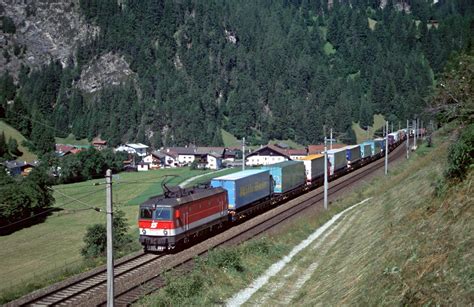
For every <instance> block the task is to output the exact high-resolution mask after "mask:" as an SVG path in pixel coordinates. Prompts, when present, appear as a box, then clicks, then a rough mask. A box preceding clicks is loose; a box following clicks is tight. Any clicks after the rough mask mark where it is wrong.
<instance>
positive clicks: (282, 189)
mask: <svg viewBox="0 0 474 307" xmlns="http://www.w3.org/2000/svg"><path fill="white" fill-rule="evenodd" d="M261 169H262V170H268V171H269V172H270V175H271V176H272V179H273V184H274V186H273V193H276V194H282V193H286V192H288V191H291V190H294V189H295V188H298V187H300V186H302V185H304V184H305V182H306V180H305V179H306V178H305V169H304V163H303V162H301V161H284V162H279V163H275V164H271V165H267V166H263V167H261Z"/></svg>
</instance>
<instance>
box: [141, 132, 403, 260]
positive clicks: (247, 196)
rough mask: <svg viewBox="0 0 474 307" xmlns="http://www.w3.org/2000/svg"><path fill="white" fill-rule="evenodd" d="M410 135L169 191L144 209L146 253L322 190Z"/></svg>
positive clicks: (142, 211) (182, 241)
mask: <svg viewBox="0 0 474 307" xmlns="http://www.w3.org/2000/svg"><path fill="white" fill-rule="evenodd" d="M406 137H407V135H406V133H405V131H403V130H399V131H396V132H393V133H390V134H388V136H387V138H380V139H374V140H370V141H366V142H364V143H361V144H359V145H351V146H346V147H344V148H339V149H333V150H328V151H327V154H328V163H327V169H326V170H325V169H324V155H309V156H307V157H305V158H303V159H302V160H301V161H285V162H280V163H276V164H272V165H268V166H263V167H260V168H258V169H251V170H245V171H240V172H237V173H233V174H230V175H226V176H221V177H216V178H213V179H212V180H211V183H210V185H208V186H203V187H194V188H190V189H181V188H177V189H175V190H171V189H168V188H167V187H166V186H164V188H165V193H164V194H163V195H160V196H155V197H151V198H150V199H148V200H147V201H145V202H144V203H143V204H141V205H140V212H139V219H138V227H139V231H140V243H141V244H142V245H143V247H144V250H145V251H165V250H172V249H174V248H175V247H177V246H179V245H181V244H186V243H188V242H191V241H193V240H198V239H199V238H200V237H204V236H206V235H208V234H209V233H210V232H212V231H215V230H217V229H221V228H223V227H227V226H229V225H232V224H233V223H234V222H236V221H238V220H240V219H242V218H245V217H248V216H252V215H255V214H257V213H259V212H261V211H263V210H266V209H268V208H270V207H273V206H276V205H279V204H281V203H283V202H285V201H286V200H288V199H290V198H293V197H296V196H298V195H301V194H303V193H305V192H307V191H308V190H311V189H314V188H317V187H319V186H321V185H322V184H323V182H324V172H325V171H326V172H327V173H328V178H329V180H330V181H331V180H334V179H335V178H338V177H340V176H343V175H345V174H347V173H349V172H351V171H353V170H355V169H357V168H360V167H361V166H364V165H366V164H368V163H371V162H372V161H374V160H377V159H379V158H381V157H383V156H384V154H385V146H386V145H385V142H386V141H388V144H387V147H388V150H389V151H392V150H393V149H395V148H396V147H397V146H398V145H400V144H401V143H402V142H403V141H404V140H405V139H406Z"/></svg>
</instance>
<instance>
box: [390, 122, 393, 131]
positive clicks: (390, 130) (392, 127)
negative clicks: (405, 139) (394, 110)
mask: <svg viewBox="0 0 474 307" xmlns="http://www.w3.org/2000/svg"><path fill="white" fill-rule="evenodd" d="M390 132H393V123H392V130H390Z"/></svg>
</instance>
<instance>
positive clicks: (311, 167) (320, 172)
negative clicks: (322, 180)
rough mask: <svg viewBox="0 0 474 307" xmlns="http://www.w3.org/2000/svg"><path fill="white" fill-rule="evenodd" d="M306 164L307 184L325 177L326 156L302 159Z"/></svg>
mask: <svg viewBox="0 0 474 307" xmlns="http://www.w3.org/2000/svg"><path fill="white" fill-rule="evenodd" d="M301 161H303V163H304V168H305V174H306V182H311V181H313V180H314V179H316V178H318V177H320V176H324V155H309V156H306V157H304V158H302V159H301Z"/></svg>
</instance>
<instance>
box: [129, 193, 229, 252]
mask: <svg viewBox="0 0 474 307" xmlns="http://www.w3.org/2000/svg"><path fill="white" fill-rule="evenodd" d="M227 209H228V201H227V192H226V190H224V189H222V188H210V187H206V188H192V189H178V190H177V191H175V192H171V191H169V190H168V191H167V192H166V193H165V194H164V195H160V196H155V197H152V198H150V199H149V200H147V201H146V202H144V203H143V204H141V205H140V216H139V220H138V227H139V229H140V243H141V244H142V245H143V247H144V250H145V251H147V250H150V251H163V250H169V249H173V248H175V247H176V246H177V245H178V244H180V243H187V242H188V241H189V240H190V239H191V238H196V237H198V236H201V235H203V234H204V233H206V232H208V231H209V230H212V229H213V228H214V227H222V226H223V225H224V224H225V223H226V222H227V221H228V210H227Z"/></svg>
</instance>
